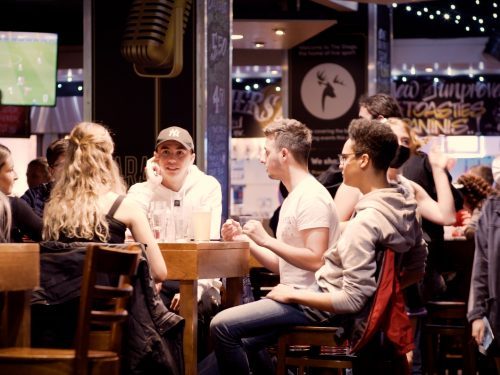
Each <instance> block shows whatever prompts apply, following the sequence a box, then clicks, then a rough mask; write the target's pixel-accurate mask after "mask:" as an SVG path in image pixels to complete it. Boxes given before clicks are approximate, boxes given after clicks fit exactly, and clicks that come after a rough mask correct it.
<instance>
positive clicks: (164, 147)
mask: <svg viewBox="0 0 500 375" xmlns="http://www.w3.org/2000/svg"><path fill="white" fill-rule="evenodd" d="M195 156H196V155H195V153H194V142H193V138H192V137H191V135H190V134H189V132H188V131H187V130H185V129H183V128H181V127H178V126H171V127H168V128H166V129H163V130H162V131H161V132H160V134H158V138H157V139H156V147H155V151H154V153H153V157H152V158H151V159H149V160H148V162H147V163H146V178H147V181H145V182H140V183H137V184H134V185H132V186H131V187H130V189H129V191H128V194H127V196H128V197H130V198H132V199H134V200H135V201H136V202H137V203H138V204H139V205H140V206H141V207H142V209H143V210H144V212H145V213H146V214H147V212H148V210H149V207H150V204H151V202H155V201H164V202H167V206H171V208H172V206H174V204H175V203H174V202H175V201H178V203H179V204H180V205H181V206H182V215H183V222H184V223H185V224H187V223H189V222H190V215H191V213H192V212H193V209H196V208H198V207H202V206H203V207H207V208H209V209H210V210H211V212H212V220H211V225H210V232H211V233H210V238H216V239H217V238H219V237H220V225H221V215H222V190H221V186H220V183H219V182H218V181H217V180H216V179H215V178H214V177H212V176H208V175H206V174H205V173H203V172H202V171H200V170H199V169H198V167H197V166H196V165H194V159H195ZM171 216H172V218H173V214H172V215H171ZM187 227H188V228H189V225H187ZM176 231H177V228H176ZM188 234H189V230H188ZM220 285H221V283H220V281H219V280H217V279H214V280H212V279H207V280H199V282H198V300H200V298H201V296H202V294H203V292H205V291H207V290H208V289H210V288H211V287H215V288H216V289H219V288H220ZM170 307H171V308H172V309H173V310H178V308H179V295H178V294H176V295H175V296H174V297H173V298H172V301H171V303H170Z"/></svg>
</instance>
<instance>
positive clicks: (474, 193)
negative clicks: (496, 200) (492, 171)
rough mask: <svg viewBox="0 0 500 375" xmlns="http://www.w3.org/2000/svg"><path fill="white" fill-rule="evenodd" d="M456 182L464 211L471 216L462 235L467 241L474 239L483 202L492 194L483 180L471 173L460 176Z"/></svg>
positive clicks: (489, 186)
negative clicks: (462, 200)
mask: <svg viewBox="0 0 500 375" xmlns="http://www.w3.org/2000/svg"><path fill="white" fill-rule="evenodd" d="M457 182H458V184H460V185H461V186H460V188H459V191H460V192H461V193H462V196H463V198H464V209H465V210H467V211H468V212H469V213H470V215H471V217H470V220H469V221H468V222H467V223H466V227H465V229H464V235H465V237H467V238H468V239H470V238H474V233H475V232H476V227H477V221H478V219H479V215H480V213H481V208H482V206H483V202H484V200H485V199H486V198H488V196H489V195H490V194H491V193H492V191H493V188H492V187H491V185H490V184H488V183H487V182H486V181H485V180H484V178H482V177H479V176H476V175H473V174H471V173H466V174H463V175H461V176H460V177H459V178H458V180H457Z"/></svg>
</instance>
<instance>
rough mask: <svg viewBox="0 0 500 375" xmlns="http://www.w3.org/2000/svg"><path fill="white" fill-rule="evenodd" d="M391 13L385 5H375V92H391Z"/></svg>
mask: <svg viewBox="0 0 500 375" xmlns="http://www.w3.org/2000/svg"><path fill="white" fill-rule="evenodd" d="M391 13H392V8H391V7H390V6H387V5H377V68H376V69H377V92H379V93H385V94H390V93H391Z"/></svg>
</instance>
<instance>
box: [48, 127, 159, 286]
mask: <svg viewBox="0 0 500 375" xmlns="http://www.w3.org/2000/svg"><path fill="white" fill-rule="evenodd" d="M113 151H114V143H113V140H112V139H111V136H110V134H109V132H108V130H107V129H106V128H105V127H104V126H102V125H99V124H95V123H92V122H82V123H80V124H78V125H77V126H75V128H74V129H73V130H72V131H71V134H70V135H69V138H68V150H67V154H66V159H65V163H64V167H63V171H62V175H61V177H60V178H59V180H58V181H57V182H56V184H55V186H54V188H53V190H52V193H51V197H50V200H49V201H48V203H47V204H46V206H45V211H44V219H43V224H44V225H43V236H44V239H46V240H59V241H63V242H74V241H92V242H108V243H121V242H124V240H125V230H126V228H129V229H130V231H131V232H132V235H133V236H134V239H135V240H136V241H138V242H141V243H144V244H146V246H147V247H146V252H147V255H148V260H149V263H150V267H151V271H152V274H153V277H154V279H155V281H157V282H159V281H162V280H165V279H166V277H167V267H166V265H165V262H164V260H163V257H162V255H161V253H160V249H159V247H158V245H157V243H156V241H155V239H154V237H153V233H152V232H151V230H150V227H149V223H148V220H147V218H146V216H145V214H144V213H143V212H142V210H141V209H140V208H139V207H138V206H137V205H136V204H135V203H134V202H133V201H131V200H130V199H127V197H126V196H125V194H126V187H125V183H124V181H123V179H122V177H121V175H120V172H119V170H118V166H117V164H116V162H115V161H114V160H113Z"/></svg>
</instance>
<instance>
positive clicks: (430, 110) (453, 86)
mask: <svg viewBox="0 0 500 375" xmlns="http://www.w3.org/2000/svg"><path fill="white" fill-rule="evenodd" d="M395 86H396V87H395V93H396V98H397V99H398V101H399V104H400V105H401V108H402V110H403V116H404V117H405V118H406V119H407V121H408V122H409V123H410V125H411V126H412V128H413V129H414V130H415V131H416V133H417V134H418V135H420V136H426V135H439V134H444V135H499V134H500V77H499V76H497V75H484V76H481V78H480V77H478V76H474V77H469V76H414V77H405V81H403V80H402V79H399V80H398V81H396V83H395Z"/></svg>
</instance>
